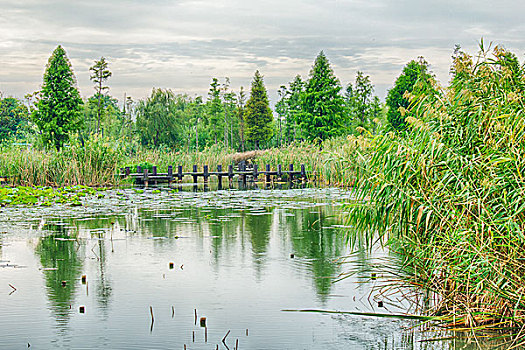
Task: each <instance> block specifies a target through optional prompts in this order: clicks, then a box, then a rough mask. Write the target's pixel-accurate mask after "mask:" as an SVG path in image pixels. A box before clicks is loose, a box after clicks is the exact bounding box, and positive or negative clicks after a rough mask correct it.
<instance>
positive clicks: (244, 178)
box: [241, 161, 246, 187]
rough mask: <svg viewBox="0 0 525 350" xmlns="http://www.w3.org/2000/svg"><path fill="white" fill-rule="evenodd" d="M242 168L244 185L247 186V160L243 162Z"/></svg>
mask: <svg viewBox="0 0 525 350" xmlns="http://www.w3.org/2000/svg"><path fill="white" fill-rule="evenodd" d="M241 164H242V165H241V168H242V170H241V171H242V185H243V187H246V162H245V161H242V162H241Z"/></svg>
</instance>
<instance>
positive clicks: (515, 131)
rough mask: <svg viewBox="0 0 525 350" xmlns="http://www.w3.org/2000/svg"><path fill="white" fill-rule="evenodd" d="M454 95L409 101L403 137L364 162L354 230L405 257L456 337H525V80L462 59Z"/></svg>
mask: <svg viewBox="0 0 525 350" xmlns="http://www.w3.org/2000/svg"><path fill="white" fill-rule="evenodd" d="M452 72H453V73H454V78H453V81H452V84H451V86H450V87H449V88H438V89H437V91H438V92H437V94H436V95H434V96H410V95H407V97H408V98H410V99H411V100H412V103H411V108H410V109H409V110H408V111H407V114H406V120H407V122H408V123H409V124H410V127H409V129H408V130H407V131H406V133H404V134H387V135H383V136H377V137H375V138H372V139H370V143H369V145H368V152H366V153H364V154H365V156H364V157H363V158H358V159H356V164H355V169H357V177H358V179H359V181H358V182H357V184H356V191H355V193H356V197H357V200H356V202H355V204H353V205H351V207H350V208H349V212H350V214H349V216H348V219H347V221H348V224H349V225H354V226H355V227H356V228H357V229H358V230H359V231H360V232H366V233H367V235H368V239H373V237H374V235H375V234H377V233H378V234H379V235H380V238H382V239H383V242H385V243H387V244H388V245H389V246H390V247H392V248H393V249H394V250H396V251H397V252H400V253H401V255H400V256H402V257H403V264H404V269H405V270H407V271H411V273H410V275H409V276H410V277H408V282H409V283H411V284H412V285H415V286H422V287H424V288H425V289H427V290H430V291H432V292H434V293H435V296H437V299H435V300H437V301H436V302H435V303H434V305H432V308H431V309H430V310H429V311H430V312H433V313H434V314H446V315H450V317H449V321H450V323H449V326H452V327H471V328H474V329H487V328H492V329H497V330H503V331H509V330H512V331H515V332H516V334H518V335H519V337H515V338H514V339H513V341H512V342H513V343H512V346H514V345H519V344H524V343H525V342H524V340H525V338H524V333H523V332H522V331H523V329H524V328H525V283H524V282H525V280H524V276H525V250H524V248H525V231H524V229H525V183H524V178H523V176H524V172H525V114H524V102H525V74H524V70H523V67H522V66H521V65H520V64H519V63H518V61H517V59H516V57H515V56H514V55H513V54H511V53H509V52H507V51H505V50H503V49H501V48H499V47H496V48H495V49H494V50H493V51H492V55H490V54H489V52H488V51H487V50H486V49H484V48H483V46H482V50H481V51H480V53H479V55H478V56H477V57H471V56H469V55H467V54H466V53H463V52H458V53H457V55H456V57H455V59H454V63H453V67H452Z"/></svg>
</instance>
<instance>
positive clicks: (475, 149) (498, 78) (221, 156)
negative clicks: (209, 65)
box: [0, 42, 525, 347]
mask: <svg viewBox="0 0 525 350" xmlns="http://www.w3.org/2000/svg"><path fill="white" fill-rule="evenodd" d="M50 62H51V60H50ZM46 74H47V72H46ZM50 79H51V78H50ZM99 84H102V83H100V82H99ZM100 86H102V85H100ZM101 91H102V90H101ZM372 91H373V87H372V85H371V83H370V81H369V79H368V77H367V76H365V75H363V74H362V73H361V72H358V75H357V78H356V83H355V84H354V85H352V84H349V85H348V87H347V88H346V90H345V91H344V92H343V91H342V86H341V85H340V83H339V81H338V80H337V78H335V75H334V73H333V71H332V70H331V68H330V66H329V62H328V60H327V59H326V56H324V54H323V53H322V52H321V53H320V55H319V56H318V58H317V59H316V61H315V63H314V66H313V67H312V70H311V72H310V78H309V79H308V80H307V81H303V80H302V79H301V78H300V77H299V76H298V77H296V78H295V79H294V81H293V82H291V83H290V84H289V86H288V87H285V86H283V89H282V90H280V92H279V95H280V97H281V99H280V100H279V102H278V103H277V104H276V106H275V110H276V114H277V115H278V117H277V119H276V120H273V121H269V118H268V116H269V107H268V98H267V96H266V90H265V88H264V85H263V80H262V76H261V75H260V73H259V72H258V71H257V72H256V74H255V77H254V81H253V83H252V95H251V97H250V100H249V101H248V102H246V103H245V101H246V99H245V96H244V95H243V94H244V92H243V90H241V93H239V95H236V94H235V93H233V92H232V91H231V90H230V89H229V81H227V83H225V84H224V85H223V86H221V85H220V83H219V82H218V80H217V79H213V81H212V84H211V87H210V92H209V96H208V101H207V102H206V103H203V101H202V99H199V98H196V99H189V98H188V97H187V96H180V95H178V96H175V95H174V94H173V93H172V92H171V91H170V90H161V89H154V90H153V92H152V96H151V97H149V98H147V99H146V100H144V101H140V102H139V103H138V104H136V105H135V107H133V103H132V102H130V101H126V103H125V104H124V106H125V108H127V109H126V110H125V112H124V113H123V114H119V115H118V118H117V117H115V118H114V119H111V118H110V112H108V111H110V110H111V108H113V109H114V108H115V106H116V104H115V103H113V102H111V99H109V102H108V104H107V105H106V104H104V103H102V104H101V101H105V100H104V98H105V97H104V98H103V96H101V95H100V93H99V95H97V96H94V97H93V98H94V100H93V101H92V103H91V105H89V104H88V106H87V107H86V108H88V107H89V106H91V107H89V108H91V109H92V110H90V109H89V108H88V109H86V110H85V113H87V114H85V117H86V118H85V119H86V123H88V127H86V128H85V129H83V130H81V129H79V128H77V124H75V125H73V124H71V125H70V126H69V131H75V132H69V133H67V136H68V139H67V140H66V139H65V135H64V134H61V135H60V137H61V138H60V139H58V140H54V141H53V142H51V143H48V144H46V143H45V142H46V140H47V141H49V140H50V139H52V138H53V137H54V136H53V132H52V131H49V130H50V129H49V128H48V129H46V130H47V133H46V134H41V135H44V136H45V137H44V140H43V141H42V142H43V143H40V144H38V142H35V143H34V144H35V146H34V147H33V148H28V147H26V146H16V145H13V144H7V143H5V144H3V145H2V146H0V147H1V149H0V175H2V176H8V177H9V178H8V180H9V182H10V184H11V185H19V186H26V188H30V187H37V186H52V187H64V186H69V187H70V186H112V185H118V183H119V179H117V178H116V177H115V175H116V174H117V173H118V169H119V168H122V167H126V166H129V167H136V166H137V165H141V166H142V165H144V164H149V165H156V166H158V167H159V170H160V169H165V168H166V167H167V166H168V165H173V166H176V165H183V166H184V167H185V168H186V169H189V168H190V167H191V166H192V165H194V164H195V165H198V166H202V165H209V166H210V167H211V168H214V167H216V166H217V165H218V164H222V165H223V166H226V165H228V164H232V163H235V162H236V160H237V159H236V157H238V156H239V153H238V152H244V151H245V150H247V149H248V150H255V154H256V156H255V158H254V160H253V161H254V162H256V163H257V164H259V166H260V167H262V166H264V165H265V164H271V165H272V166H276V165H277V164H283V165H284V164H294V166H299V165H300V164H305V165H306V169H307V171H308V172H310V173H315V174H316V175H317V177H318V180H320V181H321V182H323V183H328V184H330V185H332V186H341V187H346V188H351V189H352V190H353V191H354V193H355V195H356V200H355V202H353V203H350V204H347V208H346V211H347V212H348V214H347V216H346V218H345V220H346V222H345V225H346V226H351V227H353V229H352V231H351V232H349V237H348V239H349V244H354V243H355V242H356V241H358V240H359V239H363V240H365V242H366V243H368V245H369V246H371V245H372V243H373V242H376V241H377V240H379V241H380V242H381V243H382V244H383V245H385V246H386V247H388V248H389V249H390V250H391V251H392V252H394V253H395V254H396V256H397V257H398V258H399V259H400V261H401V264H400V265H401V267H400V268H398V269H400V270H401V271H398V272H399V273H400V274H401V275H402V276H404V277H403V278H402V280H401V281H400V282H393V283H394V284H396V285H398V286H407V287H411V288H416V289H418V290H423V291H425V292H426V293H427V294H428V295H429V298H428V300H426V301H425V302H426V306H427V310H426V314H428V315H429V316H439V320H440V323H441V324H442V325H443V326H445V327H448V328H449V329H453V330H472V331H491V332H496V333H497V334H496V335H495V336H498V337H502V338H505V339H509V343H508V344H509V346H510V347H519V346H521V345H523V344H525V332H523V330H524V329H525V287H524V283H523V276H525V250H524V248H525V182H524V178H523V176H524V173H525V114H524V110H525V108H524V107H525V68H524V66H523V65H522V64H520V62H519V61H518V59H517V58H516V56H515V55H514V54H512V53H510V52H508V51H506V50H505V49H503V48H501V47H498V46H496V47H495V48H493V49H491V48H486V47H485V46H484V43H483V42H481V45H480V51H479V53H478V54H477V55H476V56H470V55H469V54H467V53H465V52H463V51H462V50H461V48H460V47H456V49H455V51H454V55H453V63H452V67H451V81H450V84H449V85H448V86H446V87H444V86H440V85H439V84H438V83H437V81H436V80H435V78H434V77H433V75H432V74H431V73H430V72H429V70H428V63H426V62H425V61H424V59H422V58H420V59H419V60H415V61H411V62H410V63H408V64H407V65H406V66H405V68H404V69H403V72H402V73H401V75H400V76H399V77H398V79H397V80H396V83H395V86H394V87H393V88H392V89H391V90H390V91H389V93H388V96H387V99H386V105H382V104H380V103H379V102H378V100H377V99H376V98H373V96H372ZM106 97H107V96H106ZM95 101H97V102H98V104H97V109H96V110H95V108H94V106H95V103H94V102H95ZM128 102H130V103H128ZM39 103H40V105H42V103H43V102H39ZM101 106H103V107H104V108H106V107H107V108H106V109H104V110H102V107H101ZM110 107H111V108H110ZM35 108H37V109H38V108H39V105H36V107H35ZM117 109H118V108H117ZM42 110H44V111H47V110H46V109H44V108H42ZM131 111H133V113H136V114H135V115H133V114H132V112H131ZM166 111H167V112H166ZM77 112H78V111H77ZM89 113H91V114H89ZM108 113H109V114H108ZM166 113H167V114H166ZM259 115H262V116H264V118H262V119H261V120H263V121H262V122H261V120H258V118H257V116H259ZM79 116H80V115H79V113H76V114H75V118H77V117H79ZM88 116H89V118H88ZM47 117H48V116H46V118H47ZM119 118H120V119H119ZM49 120H53V119H52V118H51V119H49ZM111 120H113V121H111ZM94 121H96V123H95V124H96V128H95V127H94V125H95V124H94V123H93V122H94ZM89 123H91V124H89ZM119 123H120V124H119ZM258 123H259V124H258ZM260 123H264V125H260ZM42 125H43V127H42V128H44V127H47V126H49V125H48V124H46V123H44V122H42ZM75 128H76V129H75ZM99 128H100V129H101V130H106V132H105V134H104V133H103V132H99ZM133 128H135V129H133ZM26 129H27V128H26ZM95 129H96V130H97V131H96V132H93V130H95ZM112 130H113V131H112ZM117 131H118V132H117ZM35 135H36V136H35ZM103 135H104V136H103ZM134 135H135V136H134ZM37 136H38V134H34V135H33V137H36V139H38V137H37ZM50 145H51V147H50ZM233 145H237V146H236V147H232V146H233ZM55 146H56V147H55Z"/></svg>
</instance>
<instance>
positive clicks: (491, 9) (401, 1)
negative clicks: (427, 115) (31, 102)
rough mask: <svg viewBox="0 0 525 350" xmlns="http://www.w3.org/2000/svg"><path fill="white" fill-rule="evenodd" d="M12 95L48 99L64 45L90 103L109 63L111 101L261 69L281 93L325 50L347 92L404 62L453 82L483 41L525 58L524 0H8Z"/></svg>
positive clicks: (4, 6)
mask: <svg viewBox="0 0 525 350" xmlns="http://www.w3.org/2000/svg"><path fill="white" fill-rule="evenodd" d="M0 5H1V7H0V28H1V30H0V91H2V92H3V93H4V95H12V96H17V97H22V96H24V95H25V94H26V93H28V92H33V91H36V90H38V89H39V88H40V85H41V83H42V74H43V72H44V69H45V65H46V63H47V60H48V58H49V56H50V55H51V53H52V51H53V50H54V48H55V47H56V46H57V45H58V44H61V45H62V46H63V47H64V48H65V49H66V51H67V53H68V56H69V58H70V60H71V63H72V65H73V69H74V72H75V74H76V76H77V79H78V84H79V89H80V92H81V94H82V96H84V97H87V96H90V95H92V94H93V92H94V90H93V87H92V84H91V82H90V81H89V67H90V66H91V65H92V64H93V62H94V60H95V59H98V58H100V57H101V56H104V57H106V58H107V60H108V61H109V64H110V70H111V71H112V72H113V77H112V78H111V79H110V80H109V85H110V87H111V90H110V93H111V94H112V95H113V96H115V97H117V98H118V99H119V100H122V96H123V95H124V93H125V92H126V93H127V94H128V96H129V95H131V96H132V97H133V98H135V99H138V98H143V97H145V96H147V95H148V94H149V93H150V92H151V89H152V88H153V87H162V88H170V89H173V90H174V91H175V92H180V93H182V92H186V93H188V94H190V95H195V94H199V95H205V94H206V93H207V90H208V87H209V83H210V81H211V78H212V77H218V78H220V79H221V80H222V78H224V77H226V76H227V77H230V78H231V83H232V87H233V88H234V89H238V88H239V87H240V86H241V85H242V86H245V88H249V84H250V80H251V78H252V77H253V73H254V71H255V70H256V69H259V70H260V71H261V73H262V74H263V75H264V77H265V83H266V86H267V88H268V90H269V92H270V97H271V99H272V100H273V103H275V98H276V90H277V89H278V87H279V86H280V85H283V84H286V83H288V82H289V81H291V80H292V79H293V77H294V76H295V75H296V74H301V75H302V76H303V77H307V76H308V73H309V71H310V68H311V66H312V63H313V60H314V59H315V57H316V56H317V54H318V53H319V51H321V50H324V51H325V53H326V55H327V57H328V58H329V60H330V61H331V63H332V67H333V68H334V70H335V73H336V75H337V77H338V78H339V79H340V80H341V83H342V84H343V85H347V84H348V82H351V81H354V78H355V74H356V72H357V71H358V70H361V71H363V72H364V73H365V74H368V75H370V77H371V80H372V83H373V84H374V85H375V87H376V93H377V95H379V96H380V97H381V98H383V97H384V96H385V94H386V91H387V90H388V89H389V88H390V87H391V86H392V84H393V82H394V80H395V78H396V77H397V76H398V75H399V73H400V71H401V69H402V68H403V65H404V64H406V63H407V62H408V61H409V60H411V59H414V58H417V57H418V56H424V57H425V58H426V60H427V61H428V62H429V63H430V64H431V68H432V70H433V72H434V73H435V74H436V75H437V77H438V79H439V80H440V81H441V82H442V83H446V82H447V81H448V71H449V67H450V56H451V55H452V51H453V48H454V45H455V44H460V45H461V46H462V47H463V48H464V49H466V50H468V51H469V52H471V53H475V51H476V50H477V45H478V43H479V41H480V39H481V37H483V38H484V40H485V42H487V43H488V42H494V43H495V44H501V45H503V46H504V47H506V48H507V49H509V50H511V51H513V52H514V53H515V54H516V55H517V56H518V57H519V58H520V60H521V61H523V54H524V52H525V45H524V44H525V21H524V20H523V14H524V13H525V2H521V1H516V0H512V1H510V0H500V1H493V0H491V1H486V0H476V1H474V0H455V1H444V0H442V1H424V0H340V1H337V0H279V1H277V0H258V1H255V0H227V1H223V0H150V1H144V0H140V1H139V0H106V1H98V0H84V1H77V0H55V1H51V0H0Z"/></svg>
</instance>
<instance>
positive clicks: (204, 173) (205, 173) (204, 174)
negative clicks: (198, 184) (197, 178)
mask: <svg viewBox="0 0 525 350" xmlns="http://www.w3.org/2000/svg"><path fill="white" fill-rule="evenodd" d="M202 177H203V178H204V185H207V184H208V179H209V177H210V172H209V171H208V166H207V165H205V166H204V167H203V169H202Z"/></svg>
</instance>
